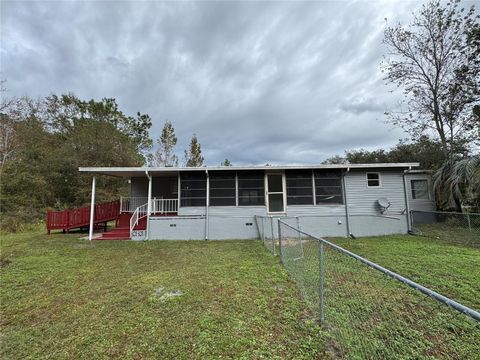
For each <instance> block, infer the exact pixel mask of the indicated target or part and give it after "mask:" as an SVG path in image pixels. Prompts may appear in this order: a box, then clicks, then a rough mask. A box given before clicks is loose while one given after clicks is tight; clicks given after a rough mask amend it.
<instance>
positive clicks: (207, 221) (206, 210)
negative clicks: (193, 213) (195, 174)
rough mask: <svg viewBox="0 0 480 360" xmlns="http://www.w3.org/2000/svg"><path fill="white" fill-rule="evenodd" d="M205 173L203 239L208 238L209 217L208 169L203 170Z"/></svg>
mask: <svg viewBox="0 0 480 360" xmlns="http://www.w3.org/2000/svg"><path fill="white" fill-rule="evenodd" d="M205 175H206V177H207V178H206V182H207V191H206V199H205V240H208V238H209V236H210V217H209V209H210V178H209V176H208V170H205Z"/></svg>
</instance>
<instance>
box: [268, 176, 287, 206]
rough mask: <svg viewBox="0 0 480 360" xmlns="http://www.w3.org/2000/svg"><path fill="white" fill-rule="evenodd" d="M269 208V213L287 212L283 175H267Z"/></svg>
mask: <svg viewBox="0 0 480 360" xmlns="http://www.w3.org/2000/svg"><path fill="white" fill-rule="evenodd" d="M267 207H268V212H269V213H283V212H285V197H284V181H283V174H280V173H277V174H267Z"/></svg>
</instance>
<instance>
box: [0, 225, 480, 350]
mask: <svg viewBox="0 0 480 360" xmlns="http://www.w3.org/2000/svg"><path fill="white" fill-rule="evenodd" d="M78 236H79V235H78V234H70V235H61V234H57V235H50V236H47V235H44V234H43V233H41V232H40V231H37V232H30V233H22V234H14V235H3V236H2V237H1V240H2V244H1V248H2V249H1V250H2V256H1V262H0V263H1V265H2V268H1V270H0V271H1V273H0V274H1V289H0V300H1V304H0V310H1V319H0V323H1V352H0V357H1V358H2V359H27V358H31V359H39V358H55V359H57V358H71V359H82V358H90V359H93V358H95V359H96V358H131V359H146V358H159V359H200V358H201V359H218V358H236V359H238V358H240V359H260V358H265V359H284V358H287V359H302V358H303V359H312V358H339V357H343V358H359V359H360V358H385V359H388V358H416V359H422V358H425V359H427V358H428V359H432V358H451V359H472V358H473V359H474V358H478V348H480V330H479V328H478V327H477V328H473V326H472V322H469V321H466V320H465V317H464V316H463V315H460V316H458V315H457V314H456V313H453V312H452V311H450V310H448V309H446V308H445V307H443V306H439V305H438V304H437V303H436V302H434V301H433V300H431V299H428V298H425V297H424V296H419V295H418V293H416V292H414V291H413V290H409V289H408V288H406V287H405V286H403V285H399V284H397V283H395V282H393V281H392V280H390V279H387V278H385V277H384V276H380V275H379V274H378V273H376V272H374V271H371V270H370V269H368V268H366V267H364V266H363V265H361V264H359V263H358V262H356V261H354V260H353V259H351V258H347V257H345V256H339V255H338V254H337V253H336V252H334V251H331V250H329V249H326V251H325V281H326V285H325V286H326V298H325V300H326V302H325V324H326V326H325V327H324V328H323V329H321V328H320V327H319V326H318V325H317V324H316V322H315V320H316V319H317V318H318V302H319V300H318V279H319V276H318V274H319V272H318V248H317V247H316V246H317V245H316V244H315V243H313V242H312V243H307V244H305V245H306V246H305V248H304V256H303V257H302V258H301V259H300V260H292V259H293V258H297V255H298V248H295V247H294V246H291V247H290V248H289V251H290V253H289V254H290V255H292V256H291V257H290V258H291V259H290V260H287V261H286V263H285V265H286V267H287V269H288V270H289V271H290V275H289V274H288V273H287V271H286V270H285V268H284V267H283V266H282V265H281V264H280V263H279V260H278V257H277V258H275V257H273V256H271V254H270V253H269V252H268V251H267V250H266V249H265V248H264V247H263V245H262V243H261V242H260V241H211V242H204V241H190V242H187V241H178V242H174V241H170V242H165V241H150V242H132V241H97V242H95V241H94V242H93V243H92V244H90V243H89V242H88V241H85V240H79V239H78ZM334 241H335V242H337V243H339V244H341V245H342V246H344V247H346V248H348V249H350V250H352V251H354V252H356V253H358V254H360V255H363V256H365V257H367V258H369V259H371V260H373V261H376V262H378V263H379V264H381V265H383V266H385V267H387V268H390V269H392V270H394V271H397V272H399V273H400V274H402V275H405V276H407V277H411V278H412V279H413V280H415V281H417V282H419V283H421V284H424V285H427V286H430V287H432V288H433V289H435V290H437V291H439V292H441V293H442V294H445V295H447V296H450V297H452V298H453V299H454V300H457V301H459V302H461V303H463V304H465V305H468V306H471V307H473V308H476V309H477V310H479V308H480V300H479V298H480V296H479V295H478V294H480V282H479V281H478V279H479V269H480V249H475V248H468V247H461V246H455V245H451V244H447V243H444V242H438V241H436V240H432V239H428V238H425V237H413V236H389V237H374V238H365V239H359V240H345V239H334ZM292 244H293V243H292ZM292 275H293V276H292ZM292 279H294V280H296V281H297V283H298V285H300V289H301V292H300V291H298V290H297V287H296V286H295V283H294V282H293V281H292ZM301 293H303V295H304V296H303V298H302V296H301ZM180 294H181V295H180ZM174 295H180V296H174Z"/></svg>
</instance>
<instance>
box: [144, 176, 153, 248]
mask: <svg viewBox="0 0 480 360" xmlns="http://www.w3.org/2000/svg"><path fill="white" fill-rule="evenodd" d="M145 174H146V175H147V177H148V199H147V201H148V202H147V236H146V240H149V239H150V234H149V231H150V229H149V228H150V226H149V225H150V224H149V223H150V214H151V213H152V175H149V174H148V172H147V171H145Z"/></svg>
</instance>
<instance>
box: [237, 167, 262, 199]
mask: <svg viewBox="0 0 480 360" xmlns="http://www.w3.org/2000/svg"><path fill="white" fill-rule="evenodd" d="M237 177H238V205H239V206H252V205H265V180H264V174H263V171H248V172H247V171H241V172H238V175H237Z"/></svg>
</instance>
